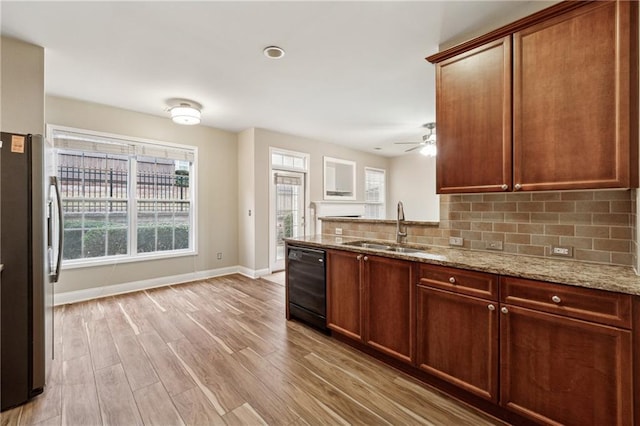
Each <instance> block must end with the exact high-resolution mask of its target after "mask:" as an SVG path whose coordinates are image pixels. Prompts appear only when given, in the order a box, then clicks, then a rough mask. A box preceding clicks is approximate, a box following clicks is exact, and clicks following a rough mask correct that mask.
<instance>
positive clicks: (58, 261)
mask: <svg viewBox="0 0 640 426" xmlns="http://www.w3.org/2000/svg"><path fill="white" fill-rule="evenodd" d="M49 184H50V185H51V186H53V187H54V188H55V191H56V207H57V209H56V210H57V213H58V226H57V231H58V235H57V237H58V238H57V239H58V253H57V254H58V258H57V259H56V268H55V270H53V271H51V281H52V282H54V283H57V282H58V279H59V278H60V266H61V265H62V243H63V241H62V239H63V237H64V233H63V232H62V202H61V200H60V188H59V187H58V178H57V177H56V176H49Z"/></svg>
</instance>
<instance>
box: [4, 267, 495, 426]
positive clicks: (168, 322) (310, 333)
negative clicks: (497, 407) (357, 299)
mask: <svg viewBox="0 0 640 426" xmlns="http://www.w3.org/2000/svg"><path fill="white" fill-rule="evenodd" d="M55 324H56V335H55V361H54V365H53V369H52V373H51V378H50V380H49V384H48V386H47V389H46V391H45V393H44V394H43V395H41V396H39V397H37V398H35V399H34V400H33V401H31V402H30V403H28V404H26V405H23V406H21V407H18V408H14V409H13V410H9V411H7V412H5V413H2V426H5V425H32V424H38V425H83V426H84V425H100V424H103V425H141V424H144V425H225V424H226V425H259V424H274V425H278V424H283V425H306V424H311V425H316V424H317V425H319V424H323V425H324V424H341V425H345V424H366V425H377V424H394V425H400V424H402V425H405V424H407V425H408V424H427V425H431V424H435V425H488V424H498V423H497V422H496V421H495V420H493V419H490V418H488V417H486V416H484V415H482V414H480V413H478V412H476V411H474V410H472V409H470V408H468V407H466V406H464V405H462V404H460V403H457V402H456V401H454V400H452V399H450V398H448V397H446V396H444V395H441V394H440V393H438V392H437V391H434V390H431V389H430V388H428V387H426V386H424V385H422V384H420V383H419V382H417V381H415V380H413V379H411V378H410V377H408V376H406V375H404V374H403V373H400V372H398V371H396V370H394V369H392V368H389V367H387V366H385V365H384V364H382V363H380V362H378V361H377V360H375V359H373V358H371V357H368V356H367V355H364V354H361V353H359V352H357V351H355V350H353V349H352V348H350V347H348V346H346V345H344V344H341V343H339V342H337V341H335V340H333V339H331V338H329V337H327V336H325V335H323V334H321V333H319V332H317V331H315V330H313V329H310V328H308V327H306V326H304V325H302V324H300V323H297V322H295V321H286V320H285V318H284V287H282V286H280V285H277V284H274V283H271V282H268V281H265V280H251V279H248V278H245V277H242V276H239V275H232V276H228V277H221V278H215V279H210V280H206V281H201V282H197V283H188V284H182V285H178V286H171V287H164V288H159V289H153V290H147V291H141V292H137V293H131V294H126V295H122V296H117V297H109V298H104V299H98V300H92V301H88V302H83V303H77V304H73V305H66V306H61V307H58V308H56V309H55Z"/></svg>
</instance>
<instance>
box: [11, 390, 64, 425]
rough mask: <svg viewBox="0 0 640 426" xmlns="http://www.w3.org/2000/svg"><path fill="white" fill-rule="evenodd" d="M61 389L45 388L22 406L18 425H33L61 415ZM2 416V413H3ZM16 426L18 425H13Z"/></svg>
mask: <svg viewBox="0 0 640 426" xmlns="http://www.w3.org/2000/svg"><path fill="white" fill-rule="evenodd" d="M61 391H62V387H61V386H53V387H47V389H46V391H45V392H43V393H42V394H40V395H38V396H37V397H35V398H34V399H33V400H31V402H30V403H29V404H25V405H23V406H22V407H21V408H22V413H21V415H20V422H19V424H20V425H35V424H37V423H41V422H43V421H46V420H49V419H51V418H53V417H59V416H60V415H61V414H62V411H61V410H62V393H61ZM3 414H4V413H3ZM15 424H18V423H15Z"/></svg>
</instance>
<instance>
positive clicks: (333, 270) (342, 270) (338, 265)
mask: <svg viewBox="0 0 640 426" xmlns="http://www.w3.org/2000/svg"><path fill="white" fill-rule="evenodd" d="M362 257H363V256H362V255H359V254H357V253H352V252H348V251H336V250H330V251H328V252H327V326H328V327H329V328H330V329H332V330H334V331H337V332H339V333H342V334H344V335H346V336H349V337H351V338H354V339H357V340H361V339H362V314H361V312H362V287H361V283H360V269H361V263H362V262H361V260H360V259H361V258H362Z"/></svg>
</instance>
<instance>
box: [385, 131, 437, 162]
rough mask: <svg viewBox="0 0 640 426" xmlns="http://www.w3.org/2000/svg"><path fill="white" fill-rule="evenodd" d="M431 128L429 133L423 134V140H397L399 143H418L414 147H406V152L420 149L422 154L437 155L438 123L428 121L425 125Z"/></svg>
mask: <svg viewBox="0 0 640 426" xmlns="http://www.w3.org/2000/svg"><path fill="white" fill-rule="evenodd" d="M424 127H426V128H427V129H429V133H427V134H425V135H422V142H395V143H396V144H398V145H406V144H412V145H416V146H414V147H412V148H409V149H406V150H405V151H404V152H411V151H415V150H416V149H419V150H420V154H422V155H426V156H428V157H435V155H436V130H435V129H436V123H427V124H425V125H424Z"/></svg>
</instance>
